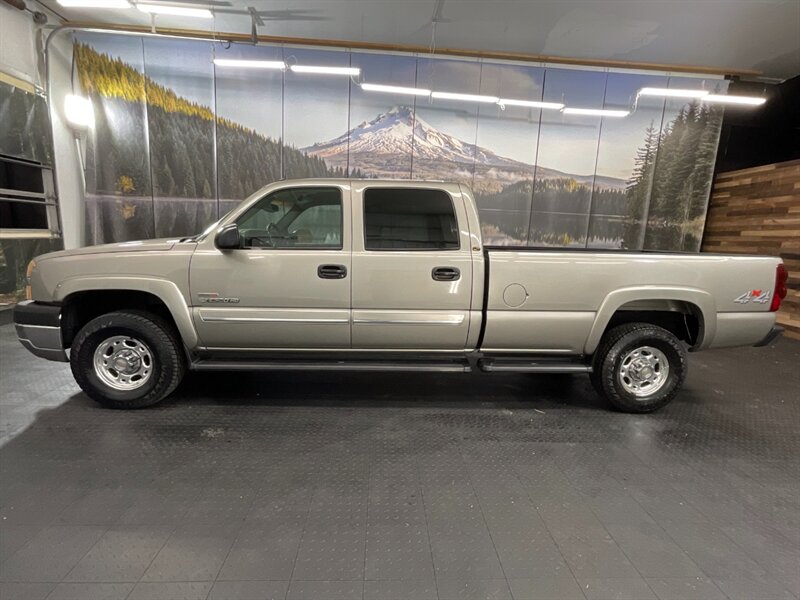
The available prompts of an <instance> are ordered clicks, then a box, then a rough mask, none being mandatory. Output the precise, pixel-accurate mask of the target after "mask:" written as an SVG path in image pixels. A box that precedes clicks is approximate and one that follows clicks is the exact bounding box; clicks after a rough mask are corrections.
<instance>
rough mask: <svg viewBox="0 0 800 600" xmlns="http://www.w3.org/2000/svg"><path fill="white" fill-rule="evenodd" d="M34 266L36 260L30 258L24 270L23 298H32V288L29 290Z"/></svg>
mask: <svg viewBox="0 0 800 600" xmlns="http://www.w3.org/2000/svg"><path fill="white" fill-rule="evenodd" d="M35 268H36V261H35V260H32V261H31V262H29V263H28V270H27V271H25V299H26V300H33V290H31V275H33V270H34V269H35Z"/></svg>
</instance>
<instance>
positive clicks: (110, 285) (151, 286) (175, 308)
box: [53, 275, 198, 348]
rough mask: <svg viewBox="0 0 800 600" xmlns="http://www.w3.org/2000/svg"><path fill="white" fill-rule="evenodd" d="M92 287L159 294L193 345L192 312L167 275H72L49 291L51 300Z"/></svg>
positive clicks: (183, 333) (88, 289)
mask: <svg viewBox="0 0 800 600" xmlns="http://www.w3.org/2000/svg"><path fill="white" fill-rule="evenodd" d="M92 290H117V291H119V290H122V291H124V290H131V291H139V292H147V293H150V294H153V295H154V296H156V297H157V298H159V299H160V300H161V301H162V302H163V303H164V304H165V305H166V307H167V309H168V310H169V312H170V314H171V315H172V318H173V319H174V320H175V325H177V327H178V332H179V333H180V335H181V338H182V339H183V343H184V345H186V346H187V347H188V348H195V347H196V346H197V344H198V339H197V332H196V331H195V329H194V324H193V323H192V315H191V311H190V310H189V307H188V306H187V304H186V300H185V299H184V297H183V294H182V293H181V291H180V289H179V288H178V286H177V285H176V284H175V283H173V282H172V281H170V280H168V279H161V278H157V277H131V276H114V275H108V276H98V275H92V276H91V277H72V278H69V279H65V280H63V281H61V282H60V283H59V284H58V285H56V288H55V291H54V293H53V301H54V302H63V301H64V299H65V298H66V297H67V296H69V295H71V294H74V293H76V292H89V291H92Z"/></svg>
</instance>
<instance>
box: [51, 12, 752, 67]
mask: <svg viewBox="0 0 800 600" xmlns="http://www.w3.org/2000/svg"><path fill="white" fill-rule="evenodd" d="M63 26H64V27H69V28H75V29H105V30H109V31H125V32H129V33H152V29H151V27H150V26H148V25H121V24H109V23H97V22H91V21H65V22H64V23H63ZM156 33H159V34H161V35H173V36H180V37H188V38H203V39H208V38H210V37H213V38H218V39H220V40H226V41H231V42H249V43H253V37H252V36H251V35H248V34H246V33H224V32H219V31H217V32H211V31H204V30H199V29H177V28H169V27H159V28H157V30H156ZM256 39H257V41H259V42H262V43H265V44H296V45H300V46H318V47H326V48H343V49H350V50H375V51H381V50H382V51H387V52H405V53H413V54H423V55H424V54H430V48H428V47H426V46H414V45H408V44H379V43H375V42H355V41H347V40H330V39H319V38H301V37H283V36H274V35H258V36H256ZM434 55H444V56H465V57H472V58H488V59H497V60H514V61H522V62H541V63H550V64H562V65H577V66H586V67H601V68H602V67H607V68H619V69H641V70H645V71H666V72H680V73H697V74H702V75H716V76H720V75H721V76H730V77H756V76H758V75H761V71H755V70H752V69H731V68H724V67H706V66H697V65H674V64H664V63H655V62H641V61H630V60H610V59H603V60H600V59H591V58H572V57H564V56H549V55H546V54H526V53H522V52H499V51H495V50H470V49H466V48H436V50H435V52H434Z"/></svg>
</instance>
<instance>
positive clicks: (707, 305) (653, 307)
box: [584, 286, 716, 355]
mask: <svg viewBox="0 0 800 600" xmlns="http://www.w3.org/2000/svg"><path fill="white" fill-rule="evenodd" d="M635 321H640V322H645V323H652V324H654V325H658V326H660V327H664V328H665V329H667V330H669V331H672V332H673V333H675V334H676V335H677V336H678V337H679V338H681V339H683V340H684V341H686V342H688V343H689V345H690V346H691V349H693V350H699V349H701V348H705V347H706V346H707V345H708V344H709V342H710V341H711V340H712V339H713V338H714V334H715V331H716V304H715V302H714V298H713V296H711V294H709V293H708V292H705V291H703V290H698V289H694V288H675V287H650V286H646V287H633V288H625V289H620V290H616V291H614V292H612V293H610V294H608V296H606V298H605V299H604V300H603V303H602V304H601V305H600V308H599V310H598V311H597V314H596V316H595V320H594V323H593V324H592V328H591V330H590V332H589V337H588V338H587V340H586V344H585V346H584V353H585V354H587V355H591V354H593V353H594V352H595V350H597V347H598V345H599V344H600V340H601V339H602V337H603V335H604V334H605V332H606V331H608V330H609V329H610V328H612V327H615V326H617V325H620V324H622V323H629V322H635Z"/></svg>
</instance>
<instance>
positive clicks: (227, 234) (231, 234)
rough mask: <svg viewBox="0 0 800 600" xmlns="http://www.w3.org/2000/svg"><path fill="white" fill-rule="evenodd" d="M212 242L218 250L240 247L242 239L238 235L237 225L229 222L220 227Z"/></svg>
mask: <svg viewBox="0 0 800 600" xmlns="http://www.w3.org/2000/svg"><path fill="white" fill-rule="evenodd" d="M214 244H215V245H216V246H217V248H219V249H220V250H236V249H238V248H241V246H242V241H241V237H240V236H239V227H238V226H237V225H236V223H231V224H230V225H226V226H225V227H223V228H222V229H220V230H219V231H218V232H217V235H216V237H215V238H214Z"/></svg>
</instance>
